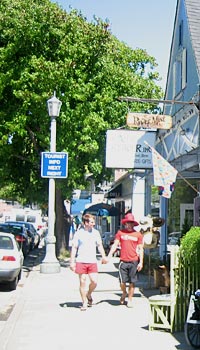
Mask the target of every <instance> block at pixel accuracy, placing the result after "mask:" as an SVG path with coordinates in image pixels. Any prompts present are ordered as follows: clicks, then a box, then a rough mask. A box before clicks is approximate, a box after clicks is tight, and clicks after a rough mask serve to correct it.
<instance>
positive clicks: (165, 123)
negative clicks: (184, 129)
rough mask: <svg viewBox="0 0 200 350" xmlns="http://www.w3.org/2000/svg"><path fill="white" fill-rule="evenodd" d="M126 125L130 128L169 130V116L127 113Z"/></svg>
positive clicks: (170, 126)
mask: <svg viewBox="0 0 200 350" xmlns="http://www.w3.org/2000/svg"><path fill="white" fill-rule="evenodd" d="M126 124H127V126H129V127H131V128H147V129H171V128H172V117H171V115H161V114H144V113H128V114H127V116H126Z"/></svg>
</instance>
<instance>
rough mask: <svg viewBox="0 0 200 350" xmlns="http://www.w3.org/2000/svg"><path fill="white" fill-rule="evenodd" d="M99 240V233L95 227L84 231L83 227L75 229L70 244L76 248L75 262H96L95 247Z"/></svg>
mask: <svg viewBox="0 0 200 350" xmlns="http://www.w3.org/2000/svg"><path fill="white" fill-rule="evenodd" d="M101 241H102V240H101V235H100V233H99V231H98V230H96V229H95V228H93V229H92V230H91V231H86V230H85V229H84V228H80V229H79V230H78V231H76V233H75V234H74V238H73V242H72V245H73V246H75V247H77V248H78V250H77V256H76V262H82V263H96V262H97V258H96V248H97V247H98V246H99V244H101Z"/></svg>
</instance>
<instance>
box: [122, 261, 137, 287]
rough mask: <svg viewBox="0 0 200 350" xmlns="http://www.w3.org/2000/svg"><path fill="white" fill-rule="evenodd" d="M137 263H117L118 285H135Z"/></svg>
mask: <svg viewBox="0 0 200 350" xmlns="http://www.w3.org/2000/svg"><path fill="white" fill-rule="evenodd" d="M137 266H138V261H130V262H124V261H120V263H119V281H120V283H135V282H136V281H137Z"/></svg>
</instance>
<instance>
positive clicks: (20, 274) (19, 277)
mask: <svg viewBox="0 0 200 350" xmlns="http://www.w3.org/2000/svg"><path fill="white" fill-rule="evenodd" d="M21 278H22V270H20V273H19V275H18V281H19V280H21Z"/></svg>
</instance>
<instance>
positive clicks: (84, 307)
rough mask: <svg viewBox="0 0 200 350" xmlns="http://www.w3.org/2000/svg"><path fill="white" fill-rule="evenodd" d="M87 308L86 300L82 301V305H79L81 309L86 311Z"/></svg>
mask: <svg viewBox="0 0 200 350" xmlns="http://www.w3.org/2000/svg"><path fill="white" fill-rule="evenodd" d="M86 310H87V302H86V303H83V305H82V306H81V311H86Z"/></svg>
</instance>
